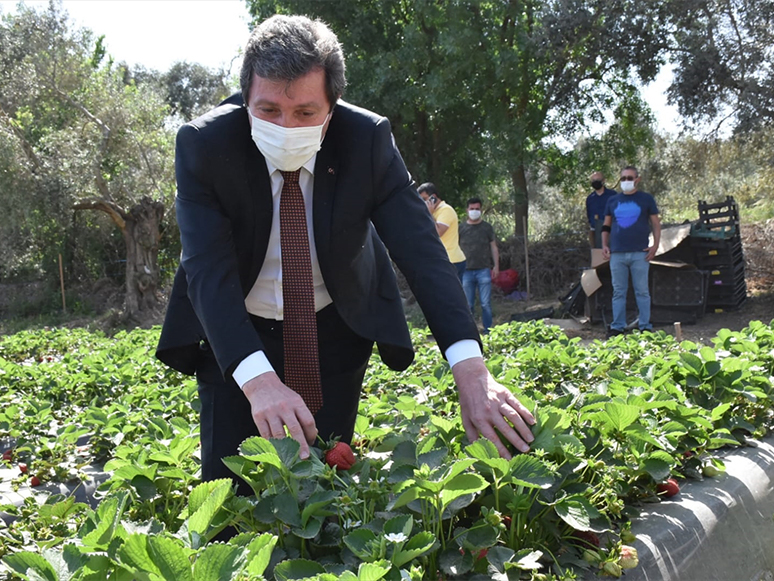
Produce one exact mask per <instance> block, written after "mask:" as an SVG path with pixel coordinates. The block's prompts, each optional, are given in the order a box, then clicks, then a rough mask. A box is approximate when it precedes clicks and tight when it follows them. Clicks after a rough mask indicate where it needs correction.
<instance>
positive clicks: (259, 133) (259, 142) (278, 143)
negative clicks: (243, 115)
mask: <svg viewBox="0 0 774 581" xmlns="http://www.w3.org/2000/svg"><path fill="white" fill-rule="evenodd" d="M247 113H248V115H250V119H251V120H252V129H251V132H250V133H251V136H252V138H253V142H254V143H255V145H256V146H257V147H258V150H259V151H260V152H261V153H262V154H263V156H264V157H265V158H266V159H267V160H268V161H269V163H271V164H272V165H273V166H275V167H276V168H277V169H279V170H280V171H296V170H297V169H298V168H300V167H301V166H302V165H304V164H305V163H306V162H307V161H309V160H310V159H311V158H312V156H313V155H314V154H315V153H317V152H318V151H320V147H321V145H322V140H323V129H324V128H325V124H326V123H327V122H328V118H329V117H330V116H331V114H330V113H328V115H326V117H325V121H323V123H322V125H315V126H312V127H282V126H281V125H276V124H275V123H270V122H268V121H264V120H263V119H259V118H258V117H255V116H254V115H253V114H252V113H250V111H249V109H248V111H247Z"/></svg>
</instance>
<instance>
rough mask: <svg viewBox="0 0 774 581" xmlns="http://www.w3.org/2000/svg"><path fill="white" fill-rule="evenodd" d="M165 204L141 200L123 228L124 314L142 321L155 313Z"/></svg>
mask: <svg viewBox="0 0 774 581" xmlns="http://www.w3.org/2000/svg"><path fill="white" fill-rule="evenodd" d="M163 217H164V204H162V203H161V202H154V201H153V200H151V199H150V198H147V197H146V198H143V199H142V200H140V203H139V204H137V205H136V206H134V207H133V208H132V209H131V210H129V215H128V216H127V217H126V227H125V228H124V229H123V233H124V241H125V242H126V302H125V304H126V315H127V317H129V318H132V319H135V320H139V321H142V320H143V319H144V318H145V315H149V314H152V313H154V312H155V311H157V310H158V308H159V306H160V297H159V295H158V290H159V280H160V272H159V265H158V256H159V240H160V239H161V228H160V224H161V220H162V218H163Z"/></svg>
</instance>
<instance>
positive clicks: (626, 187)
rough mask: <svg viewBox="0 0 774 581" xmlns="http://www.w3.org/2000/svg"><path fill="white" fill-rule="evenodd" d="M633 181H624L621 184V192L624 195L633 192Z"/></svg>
mask: <svg viewBox="0 0 774 581" xmlns="http://www.w3.org/2000/svg"><path fill="white" fill-rule="evenodd" d="M634 183H635V182H634V181H625V182H621V190H623V192H624V193H626V194H628V193H629V192H633V191H634Z"/></svg>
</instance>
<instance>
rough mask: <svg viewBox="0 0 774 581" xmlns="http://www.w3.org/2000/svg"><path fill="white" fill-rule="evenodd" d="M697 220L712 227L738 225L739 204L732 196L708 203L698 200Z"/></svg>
mask: <svg viewBox="0 0 774 581" xmlns="http://www.w3.org/2000/svg"><path fill="white" fill-rule="evenodd" d="M699 221H700V222H702V223H703V224H705V225H708V226H712V227H720V226H730V225H736V226H738V225H739V206H738V205H737V203H736V200H734V198H733V196H727V197H726V199H725V201H723V202H717V203H714V204H708V203H707V202H705V201H700V202H699Z"/></svg>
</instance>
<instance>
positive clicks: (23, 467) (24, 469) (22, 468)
mask: <svg viewBox="0 0 774 581" xmlns="http://www.w3.org/2000/svg"><path fill="white" fill-rule="evenodd" d="M19 472H21V473H22V474H27V465H26V464H25V463H24V462H19Z"/></svg>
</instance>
